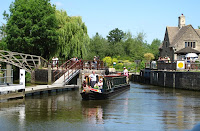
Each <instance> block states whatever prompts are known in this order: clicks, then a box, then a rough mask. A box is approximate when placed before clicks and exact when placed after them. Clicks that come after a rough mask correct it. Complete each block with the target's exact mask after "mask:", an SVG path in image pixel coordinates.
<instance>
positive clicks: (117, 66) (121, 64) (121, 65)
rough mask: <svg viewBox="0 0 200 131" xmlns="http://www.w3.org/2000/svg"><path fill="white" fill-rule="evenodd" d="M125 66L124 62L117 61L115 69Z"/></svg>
mask: <svg viewBox="0 0 200 131" xmlns="http://www.w3.org/2000/svg"><path fill="white" fill-rule="evenodd" d="M123 67H124V65H123V63H117V64H116V65H115V69H123Z"/></svg>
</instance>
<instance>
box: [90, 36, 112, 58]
mask: <svg viewBox="0 0 200 131" xmlns="http://www.w3.org/2000/svg"><path fill="white" fill-rule="evenodd" d="M88 47H89V53H88V59H92V58H93V57H94V56H99V57H100V59H102V58H104V57H105V56H106V55H108V54H107V50H108V42H107V41H106V39H104V38H103V37H102V36H100V35H99V34H98V33H96V35H95V36H93V37H92V38H91V39H90V44H89V46H88Z"/></svg>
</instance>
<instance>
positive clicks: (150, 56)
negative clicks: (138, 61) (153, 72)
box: [144, 53, 155, 61]
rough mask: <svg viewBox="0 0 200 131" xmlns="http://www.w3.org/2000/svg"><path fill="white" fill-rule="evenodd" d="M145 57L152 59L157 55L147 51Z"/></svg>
mask: <svg viewBox="0 0 200 131" xmlns="http://www.w3.org/2000/svg"><path fill="white" fill-rule="evenodd" d="M144 58H145V60H147V61H150V60H152V59H154V58H155V57H154V55H153V54H152V53H145V54H144Z"/></svg>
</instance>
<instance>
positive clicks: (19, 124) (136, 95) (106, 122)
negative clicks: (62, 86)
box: [0, 83, 200, 131]
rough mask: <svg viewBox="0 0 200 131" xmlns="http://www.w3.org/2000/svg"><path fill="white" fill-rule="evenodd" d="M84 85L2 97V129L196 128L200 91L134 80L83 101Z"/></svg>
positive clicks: (0, 113)
mask: <svg viewBox="0 0 200 131" xmlns="http://www.w3.org/2000/svg"><path fill="white" fill-rule="evenodd" d="M79 92H80V91H79V90H75V91H67V92H60V93H53V94H50V95H48V94H45V95H41V96H33V97H27V98H26V99H25V100H24V99H19V100H10V101H1V102H0V130H9V131H10V130H11V131H12V130H13V131H17V130H20V131H23V130H37V131H39V130H48V131H51V130H53V131H55V130H56V131H58V130H63V131H66V130H69V131H72V130H75V131H78V130H81V131H94V130H95V131H104V130H111V131H112V130H114V131H118V130H119V131H122V130H124V131H125V130H133V131H137V130H147V131H149V130H152V131H162V130H170V131H171V130H191V129H192V128H193V126H194V125H195V124H196V123H198V122H200V92H195V91H187V90H175V89H171V88H163V87H156V86H150V85H141V84H137V83H131V88H130V90H128V91H126V92H124V93H122V94H120V95H118V96H115V97H113V98H111V99H109V100H98V101H83V100H82V99H81V96H80V94H79Z"/></svg>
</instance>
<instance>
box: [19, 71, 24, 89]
mask: <svg viewBox="0 0 200 131" xmlns="http://www.w3.org/2000/svg"><path fill="white" fill-rule="evenodd" d="M19 79H20V80H19V82H20V83H19V84H20V85H22V86H23V87H24V88H25V70H24V69H20V73H19Z"/></svg>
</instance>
